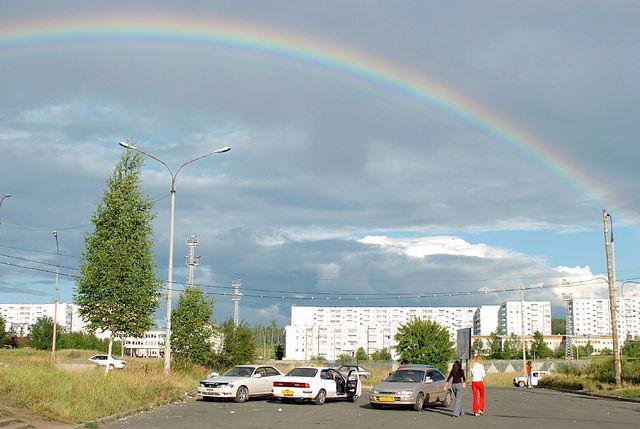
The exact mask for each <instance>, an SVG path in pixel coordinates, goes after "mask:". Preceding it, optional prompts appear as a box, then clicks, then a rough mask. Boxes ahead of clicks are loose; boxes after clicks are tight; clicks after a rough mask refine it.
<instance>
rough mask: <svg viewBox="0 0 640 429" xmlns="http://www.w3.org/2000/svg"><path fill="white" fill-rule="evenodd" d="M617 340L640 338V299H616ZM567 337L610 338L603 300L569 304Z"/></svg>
mask: <svg viewBox="0 0 640 429" xmlns="http://www.w3.org/2000/svg"><path fill="white" fill-rule="evenodd" d="M617 303H618V336H619V338H620V342H621V343H624V341H625V340H626V339H627V337H628V336H630V337H632V338H639V337H640V297H638V296H633V297H627V298H626V299H622V298H621V297H618V299H617ZM567 311H568V313H569V314H568V317H567V333H569V334H570V335H574V336H578V337H580V336H610V335H611V310H610V308H609V300H608V299H606V298H573V299H571V300H570V301H569V303H568V309H567Z"/></svg>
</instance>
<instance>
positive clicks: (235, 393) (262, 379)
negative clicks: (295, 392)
mask: <svg viewBox="0 0 640 429" xmlns="http://www.w3.org/2000/svg"><path fill="white" fill-rule="evenodd" d="M281 375H282V373H281V372H280V371H278V370H277V369H275V368H274V367H272V366H268V365H238V366H234V367H233V368H231V369H230V370H229V371H227V372H226V373H225V374H224V375H223V376H221V377H219V376H213V377H211V376H209V377H208V378H207V379H206V380H202V381H200V383H198V389H197V395H198V397H199V398H202V399H203V400H207V399H214V398H219V399H220V398H227V399H233V400H234V401H236V402H245V401H246V400H247V399H249V398H250V397H254V396H271V388H272V386H273V380H275V379H276V378H278V377H280V376H281Z"/></svg>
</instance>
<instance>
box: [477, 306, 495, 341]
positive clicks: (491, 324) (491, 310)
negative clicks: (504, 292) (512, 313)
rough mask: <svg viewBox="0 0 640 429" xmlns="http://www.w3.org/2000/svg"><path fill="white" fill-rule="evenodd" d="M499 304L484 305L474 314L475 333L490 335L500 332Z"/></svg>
mask: <svg viewBox="0 0 640 429" xmlns="http://www.w3.org/2000/svg"><path fill="white" fill-rule="evenodd" d="M499 311H500V306H499V305H482V306H480V307H478V309H477V310H476V312H475V314H474V315H473V335H481V336H488V335H491V333H493V332H498V312H499Z"/></svg>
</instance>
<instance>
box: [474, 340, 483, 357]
mask: <svg viewBox="0 0 640 429" xmlns="http://www.w3.org/2000/svg"><path fill="white" fill-rule="evenodd" d="M471 348H472V349H473V355H474V356H484V355H485V349H484V342H483V341H482V340H481V339H480V338H476V339H475V340H474V341H473V345H472V346H471Z"/></svg>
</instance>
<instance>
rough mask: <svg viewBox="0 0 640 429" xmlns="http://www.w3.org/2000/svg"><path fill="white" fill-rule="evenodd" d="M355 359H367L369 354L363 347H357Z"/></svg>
mask: <svg viewBox="0 0 640 429" xmlns="http://www.w3.org/2000/svg"><path fill="white" fill-rule="evenodd" d="M356 360H359V361H360V360H369V355H368V354H367V352H366V351H364V348H362V347H358V350H356Z"/></svg>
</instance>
